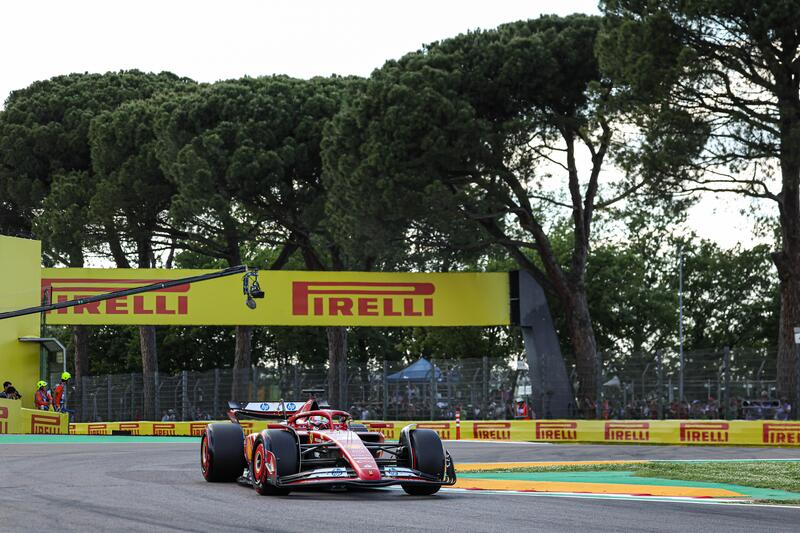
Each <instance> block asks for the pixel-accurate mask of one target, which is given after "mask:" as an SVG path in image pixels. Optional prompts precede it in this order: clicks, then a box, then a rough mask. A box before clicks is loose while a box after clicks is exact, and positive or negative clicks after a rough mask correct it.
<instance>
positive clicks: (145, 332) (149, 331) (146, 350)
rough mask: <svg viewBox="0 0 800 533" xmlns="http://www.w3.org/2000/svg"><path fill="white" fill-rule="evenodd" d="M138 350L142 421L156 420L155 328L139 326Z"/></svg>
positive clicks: (156, 365) (156, 369)
mask: <svg viewBox="0 0 800 533" xmlns="http://www.w3.org/2000/svg"><path fill="white" fill-rule="evenodd" d="M139 349H140V351H141V353H142V378H143V380H144V381H143V386H142V396H143V400H142V401H143V403H144V407H143V409H142V419H143V420H157V419H158V417H157V415H158V414H159V413H156V412H155V405H154V404H155V401H154V400H155V397H156V394H157V393H158V391H157V390H156V387H155V373H156V372H157V371H158V352H157V351H156V327H155V326H139Z"/></svg>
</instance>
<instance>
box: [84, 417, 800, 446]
mask: <svg viewBox="0 0 800 533" xmlns="http://www.w3.org/2000/svg"><path fill="white" fill-rule="evenodd" d="M207 424H210V422H98V423H84V424H70V426H69V432H70V433H71V434H75V435H111V434H113V433H115V432H120V431H121V432H125V433H128V432H130V434H131V435H153V436H199V435H202V433H203V430H204V428H205V426H206V425H207ZM363 424H365V425H366V426H367V427H368V428H369V429H371V430H373V431H380V432H381V433H383V435H384V436H385V437H386V438H387V439H390V440H393V439H397V438H398V437H399V435H400V430H401V429H402V428H403V427H404V426H406V425H408V424H416V425H417V427H419V428H428V429H432V430H434V431H436V432H437V433H438V434H439V435H440V436H441V437H442V439H445V440H492V441H533V442H566V443H610V444H613V443H618V444H687V445H691V444H699V445H745V446H800V422H782V421H777V420H763V421H761V420H758V421H745V420H733V421H726V420H625V421H622V420H491V421H489V420H486V421H464V422H461V423H460V425H457V424H456V422H454V421H452V420H441V421H392V422H386V421H373V420H367V421H364V422H363ZM242 426H243V428H244V430H245V432H250V431H259V430H261V429H264V428H266V426H267V422H265V421H259V420H248V421H242Z"/></svg>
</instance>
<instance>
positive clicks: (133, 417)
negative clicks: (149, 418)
mask: <svg viewBox="0 0 800 533" xmlns="http://www.w3.org/2000/svg"><path fill="white" fill-rule="evenodd" d="M130 411H131V418H130V420H136V374H134V373H133V372H131V409H130Z"/></svg>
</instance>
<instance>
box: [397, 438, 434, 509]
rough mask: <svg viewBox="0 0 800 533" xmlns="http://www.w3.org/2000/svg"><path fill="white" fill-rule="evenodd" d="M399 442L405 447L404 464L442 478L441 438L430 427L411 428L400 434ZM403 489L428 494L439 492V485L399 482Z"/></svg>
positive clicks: (416, 494) (408, 491) (417, 494)
mask: <svg viewBox="0 0 800 533" xmlns="http://www.w3.org/2000/svg"><path fill="white" fill-rule="evenodd" d="M400 444H401V445H403V446H404V447H405V449H406V450H407V451H406V456H405V457H404V462H405V466H409V467H411V468H413V469H415V470H419V471H420V472H423V473H425V474H429V475H431V476H435V477H436V478H437V479H443V478H444V474H445V455H444V447H443V446H442V439H441V438H439V434H438V433H436V432H435V431H433V430H431V429H412V430H410V431H408V432H405V431H404V432H403V433H401V435H400ZM400 486H401V487H403V490H404V491H406V493H407V494H411V495H412V496H430V495H432V494H436V493H437V492H439V489H440V488H441V485H438V484H417V483H401V485H400Z"/></svg>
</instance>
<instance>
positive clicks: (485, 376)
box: [481, 355, 489, 420]
mask: <svg viewBox="0 0 800 533" xmlns="http://www.w3.org/2000/svg"><path fill="white" fill-rule="evenodd" d="M482 363H483V367H482V370H483V371H482V377H483V402H481V403H482V404H483V405H482V409H481V418H483V419H484V420H485V419H486V413H487V412H488V411H489V358H488V357H487V356H485V355H484V356H483V361H482Z"/></svg>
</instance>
